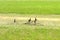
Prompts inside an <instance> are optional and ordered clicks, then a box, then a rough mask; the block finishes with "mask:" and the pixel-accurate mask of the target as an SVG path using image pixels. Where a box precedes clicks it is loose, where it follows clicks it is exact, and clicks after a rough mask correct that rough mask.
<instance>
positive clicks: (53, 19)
mask: <svg viewBox="0 0 60 40" xmlns="http://www.w3.org/2000/svg"><path fill="white" fill-rule="evenodd" d="M29 18H30V17H16V16H15V17H9V16H0V19H18V20H28V19H29ZM31 19H32V20H34V18H33V17H31ZM37 20H45V21H60V18H42V17H39V18H37Z"/></svg>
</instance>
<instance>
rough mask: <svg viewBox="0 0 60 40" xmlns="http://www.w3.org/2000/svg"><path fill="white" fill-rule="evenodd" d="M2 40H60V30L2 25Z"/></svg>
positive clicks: (0, 26)
mask: <svg viewBox="0 0 60 40" xmlns="http://www.w3.org/2000/svg"><path fill="white" fill-rule="evenodd" d="M29 27H30V28H29ZM33 27H35V26H33ZM0 40H60V29H45V28H39V26H37V27H36V28H32V27H31V26H30V25H4V26H3V25H0Z"/></svg>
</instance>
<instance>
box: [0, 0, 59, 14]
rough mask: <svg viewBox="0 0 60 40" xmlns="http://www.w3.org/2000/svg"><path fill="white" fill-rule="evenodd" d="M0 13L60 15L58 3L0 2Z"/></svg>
mask: <svg viewBox="0 0 60 40" xmlns="http://www.w3.org/2000/svg"><path fill="white" fill-rule="evenodd" d="M0 13H19V14H28V15H29V14H44V15H45V14H60V1H58V0H57V1H43V0H42V1H38V0H37V1H0Z"/></svg>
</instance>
